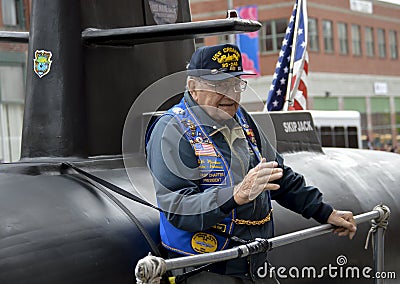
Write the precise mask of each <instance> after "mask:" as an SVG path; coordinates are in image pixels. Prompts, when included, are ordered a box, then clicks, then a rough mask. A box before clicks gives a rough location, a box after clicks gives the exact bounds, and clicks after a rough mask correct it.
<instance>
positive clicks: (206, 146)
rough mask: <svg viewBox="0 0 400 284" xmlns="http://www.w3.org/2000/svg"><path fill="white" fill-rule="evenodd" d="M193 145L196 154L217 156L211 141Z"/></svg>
mask: <svg viewBox="0 0 400 284" xmlns="http://www.w3.org/2000/svg"><path fill="white" fill-rule="evenodd" d="M193 146H194V152H195V155H196V156H212V157H216V156H217V153H216V152H215V149H214V146H213V145H212V144H210V143H195V144H194V145H193Z"/></svg>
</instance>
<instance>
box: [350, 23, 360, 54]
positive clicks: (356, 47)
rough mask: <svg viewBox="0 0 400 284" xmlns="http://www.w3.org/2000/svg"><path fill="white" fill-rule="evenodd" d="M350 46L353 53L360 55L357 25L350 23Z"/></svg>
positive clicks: (358, 27)
mask: <svg viewBox="0 0 400 284" xmlns="http://www.w3.org/2000/svg"><path fill="white" fill-rule="evenodd" d="M351 47H352V50H353V55H356V56H360V55H361V32H360V26H359V25H351Z"/></svg>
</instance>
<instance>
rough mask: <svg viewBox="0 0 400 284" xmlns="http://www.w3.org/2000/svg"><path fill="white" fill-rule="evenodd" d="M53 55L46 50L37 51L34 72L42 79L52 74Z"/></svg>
mask: <svg viewBox="0 0 400 284" xmlns="http://www.w3.org/2000/svg"><path fill="white" fill-rule="evenodd" d="M52 56H53V54H52V53H51V51H46V50H36V51H35V58H34V59H33V70H34V71H35V73H36V74H37V75H38V76H39V78H42V77H43V76H45V75H47V74H48V73H49V72H50V67H51V63H52V62H53V61H51V60H50V59H51V57H52Z"/></svg>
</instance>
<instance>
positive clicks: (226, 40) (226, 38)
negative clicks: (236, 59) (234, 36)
mask: <svg viewBox="0 0 400 284" xmlns="http://www.w3.org/2000/svg"><path fill="white" fill-rule="evenodd" d="M229 40H230V39H229V35H220V36H218V37H217V42H218V44H226V43H229Z"/></svg>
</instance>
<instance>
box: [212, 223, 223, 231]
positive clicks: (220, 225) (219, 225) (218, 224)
mask: <svg viewBox="0 0 400 284" xmlns="http://www.w3.org/2000/svg"><path fill="white" fill-rule="evenodd" d="M212 227H213V228H215V229H217V230H220V231H221V232H224V233H225V232H226V225H225V224H221V223H217V224H216V225H214V226H212Z"/></svg>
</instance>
